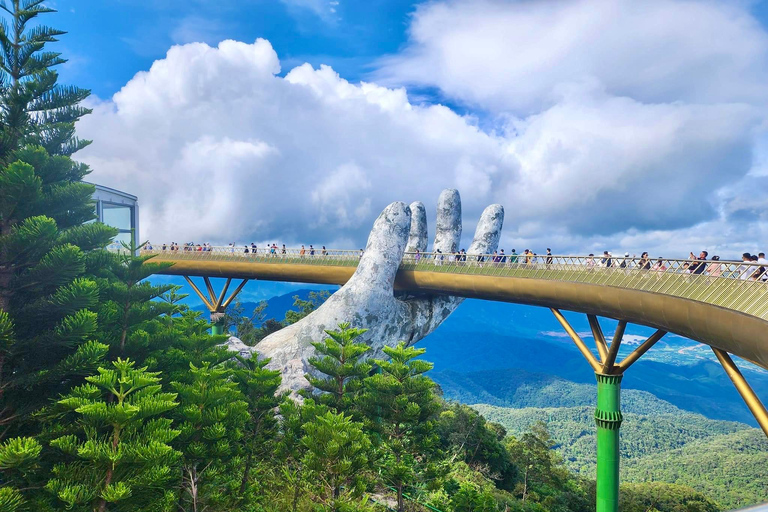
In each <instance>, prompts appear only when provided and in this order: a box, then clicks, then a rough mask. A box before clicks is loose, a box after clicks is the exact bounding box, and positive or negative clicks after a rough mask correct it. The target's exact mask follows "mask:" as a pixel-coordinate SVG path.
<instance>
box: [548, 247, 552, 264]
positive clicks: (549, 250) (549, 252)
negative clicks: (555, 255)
mask: <svg viewBox="0 0 768 512" xmlns="http://www.w3.org/2000/svg"><path fill="white" fill-rule="evenodd" d="M551 264H552V249H550V248H549V247H547V265H551Z"/></svg>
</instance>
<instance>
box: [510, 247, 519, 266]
mask: <svg viewBox="0 0 768 512" xmlns="http://www.w3.org/2000/svg"><path fill="white" fill-rule="evenodd" d="M509 262H510V263H511V264H513V265H516V264H517V252H516V251H515V250H514V249H512V252H511V253H509Z"/></svg>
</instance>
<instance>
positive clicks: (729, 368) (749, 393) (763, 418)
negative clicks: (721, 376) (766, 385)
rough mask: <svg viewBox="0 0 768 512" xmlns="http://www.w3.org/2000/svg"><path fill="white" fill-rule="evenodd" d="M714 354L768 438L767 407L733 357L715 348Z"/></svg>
mask: <svg viewBox="0 0 768 512" xmlns="http://www.w3.org/2000/svg"><path fill="white" fill-rule="evenodd" d="M712 352H714V353H715V356H717V360H718V361H720V364H721V365H723V369H724V370H725V373H727V374H728V377H729V378H730V379H731V382H733V385H734V386H736V390H737V391H738V392H739V394H740V395H741V398H743V399H744V402H746V404H747V407H749V410H750V411H751V412H752V415H753V416H754V417H755V419H756V420H757V423H758V425H760V428H761V429H763V432H765V435H766V436H768V411H766V410H765V406H764V405H763V404H762V402H760V399H759V398H758V397H757V395H756V394H755V392H754V390H753V389H752V387H751V386H750V385H749V383H748V382H747V380H746V379H745V378H744V375H742V374H741V372H740V371H739V368H738V367H737V366H736V363H734V362H733V359H731V356H729V355H728V352H725V351H723V350H720V349H719V348H715V347H712Z"/></svg>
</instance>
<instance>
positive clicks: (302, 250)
mask: <svg viewBox="0 0 768 512" xmlns="http://www.w3.org/2000/svg"><path fill="white" fill-rule="evenodd" d="M306 253H307V251H306V249H304V245H302V246H301V250H300V251H299V257H301V258H303V257H304V255H305V254H306Z"/></svg>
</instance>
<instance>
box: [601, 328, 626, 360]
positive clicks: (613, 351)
mask: <svg viewBox="0 0 768 512" xmlns="http://www.w3.org/2000/svg"><path fill="white" fill-rule="evenodd" d="M626 328H627V322H625V321H624V320H619V325H617V326H616V332H615V333H614V334H613V339H612V340H611V347H610V348H609V349H608V355H607V356H606V357H605V359H604V360H603V373H612V371H613V368H614V366H613V365H614V363H615V362H616V356H617V355H619V349H620V348H621V340H622V339H624V331H625V330H626Z"/></svg>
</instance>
